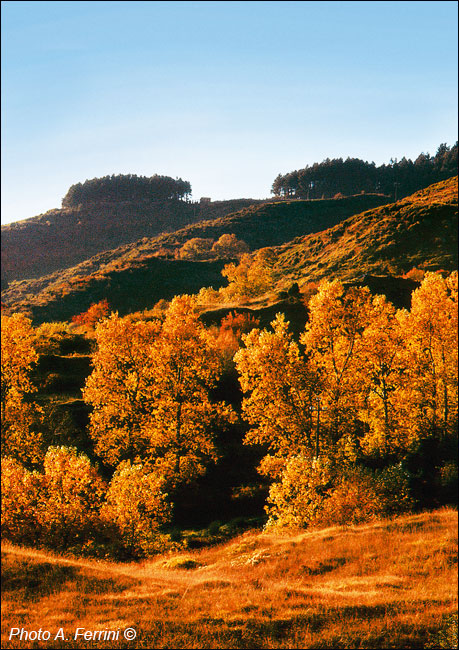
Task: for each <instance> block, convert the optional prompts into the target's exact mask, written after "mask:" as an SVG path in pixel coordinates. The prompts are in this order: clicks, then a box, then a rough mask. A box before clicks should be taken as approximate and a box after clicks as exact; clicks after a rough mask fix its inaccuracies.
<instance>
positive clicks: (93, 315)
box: [72, 298, 110, 329]
mask: <svg viewBox="0 0 459 650" xmlns="http://www.w3.org/2000/svg"><path fill="white" fill-rule="evenodd" d="M109 313H110V306H109V304H108V300H107V299H106V298H105V299H104V300H100V301H99V302H93V303H92V305H91V306H90V307H89V308H88V309H87V310H86V311H84V312H82V313H81V314H78V315H77V316H73V318H72V323H75V324H76V325H83V326H84V327H87V328H89V329H94V327H95V326H96V325H97V323H98V322H99V321H100V320H103V319H104V318H107V316H108V314H109Z"/></svg>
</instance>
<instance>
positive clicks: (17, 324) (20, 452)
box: [1, 314, 42, 463]
mask: <svg viewBox="0 0 459 650" xmlns="http://www.w3.org/2000/svg"><path fill="white" fill-rule="evenodd" d="M1 339H2V342H1V353H2V362H1V369H2V391H1V395H2V456H11V457H13V458H16V459H18V460H20V461H21V462H31V463H36V462H37V461H38V460H39V459H40V458H42V441H41V434H40V433H39V431H38V430H37V426H38V425H39V421H40V409H39V408H38V407H37V406H36V404H34V403H33V402H32V401H31V400H30V396H31V394H32V392H33V391H34V386H33V384H32V381H31V378H30V374H31V370H32V367H33V364H34V363H35V362H36V361H37V359H38V354H37V352H36V350H35V345H34V343H35V335H34V330H33V328H32V324H31V321H30V319H29V318H27V317H26V316H24V315H23V314H13V315H11V316H7V315H2V337H1Z"/></svg>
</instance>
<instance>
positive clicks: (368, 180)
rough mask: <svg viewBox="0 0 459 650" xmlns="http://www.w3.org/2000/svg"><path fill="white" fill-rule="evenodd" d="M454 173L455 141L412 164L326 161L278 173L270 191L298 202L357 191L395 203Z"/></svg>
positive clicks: (347, 194)
mask: <svg viewBox="0 0 459 650" xmlns="http://www.w3.org/2000/svg"><path fill="white" fill-rule="evenodd" d="M455 174H457V142H456V144H454V145H453V146H452V147H449V146H448V145H447V144H446V143H442V144H441V145H440V146H439V147H438V150H437V153H436V154H435V156H431V155H430V154H428V153H421V154H420V155H419V156H418V157H417V158H416V160H415V161H414V162H413V161H412V160H410V159H409V158H408V159H407V158H405V157H403V158H402V159H401V160H397V159H395V160H392V159H391V161H390V163H389V164H388V165H380V166H379V167H377V166H376V164H375V163H374V162H371V163H369V162H367V161H364V160H360V159H359V158H349V157H348V158H346V160H343V158H333V159H332V160H331V159H330V158H326V159H325V160H324V161H322V162H321V163H314V164H313V165H311V166H309V165H306V167H305V168H304V169H299V170H295V171H292V172H289V173H287V174H279V175H278V176H277V177H276V179H275V180H274V183H273V186H272V189H271V192H272V193H273V194H274V195H275V196H284V197H295V198H300V199H320V198H326V199H327V198H333V197H336V195H339V194H342V195H345V196H350V195H353V194H360V193H361V192H367V193H372V192H380V193H382V194H387V195H390V196H392V195H393V196H394V198H395V200H397V199H400V198H402V197H404V196H407V195H408V194H412V193H413V192H416V191H417V190H419V189H422V188H424V187H427V186H428V185H431V184H432V183H438V182H440V181H443V180H446V179H447V178H450V176H454V175H455Z"/></svg>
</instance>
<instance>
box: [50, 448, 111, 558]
mask: <svg viewBox="0 0 459 650" xmlns="http://www.w3.org/2000/svg"><path fill="white" fill-rule="evenodd" d="M105 491H106V485H105V483H104V481H103V480H102V479H101V478H100V476H99V474H98V473H97V470H96V469H95V468H94V467H93V466H92V465H91V462H90V461H89V458H88V457H87V456H86V455H84V454H82V453H78V452H77V450H76V449H75V448H73V447H49V449H48V451H47V453H46V456H45V460H44V475H43V478H42V484H41V490H40V503H39V508H38V510H37V521H38V523H39V525H40V527H41V530H42V533H41V534H42V539H43V540H44V542H45V543H46V544H48V545H50V546H53V547H63V548H65V547H66V546H68V545H69V544H70V543H72V545H73V544H74V543H75V544H77V543H79V542H83V541H85V540H86V539H87V538H88V537H90V536H91V535H93V533H94V532H95V531H96V530H98V528H99V525H100V518H99V514H100V507H101V505H102V501H103V497H104V494H105Z"/></svg>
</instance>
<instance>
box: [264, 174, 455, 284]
mask: <svg viewBox="0 0 459 650" xmlns="http://www.w3.org/2000/svg"><path fill="white" fill-rule="evenodd" d="M457 191H458V185H457V176H455V177H453V178H450V179H449V180H446V181H442V182H441V183H436V184H435V185H431V186H430V187H428V188H426V189H424V190H421V191H419V192H416V193H415V194H413V195H411V196H409V197H406V198H405V199H403V200H401V201H398V202H397V203H392V204H390V205H385V206H382V207H379V208H375V209H373V210H368V211H366V212H363V213H362V214H358V215H355V216H353V217H351V218H349V219H346V220H345V221H343V222H341V223H340V224H338V225H336V226H335V227H333V228H329V229H328V230H326V231H323V232H320V233H316V234H311V235H306V236H305V237H301V238H298V239H296V240H294V241H292V242H289V243H288V244H286V245H284V246H281V247H279V248H277V249H276V253H277V258H278V259H277V265H276V272H277V277H278V278H279V280H280V281H285V280H292V279H294V280H300V281H303V282H305V281H310V280H319V279H321V278H335V277H336V278H340V279H342V280H355V279H356V278H362V277H363V276H364V275H366V274H376V275H380V274H387V273H392V274H400V273H403V272H406V271H409V270H410V269H411V268H413V267H422V268H424V269H426V270H432V271H436V270H439V269H445V270H453V269H455V268H457ZM300 283H301V282H300Z"/></svg>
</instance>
